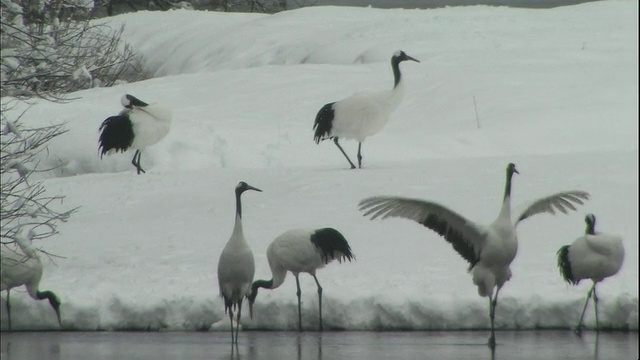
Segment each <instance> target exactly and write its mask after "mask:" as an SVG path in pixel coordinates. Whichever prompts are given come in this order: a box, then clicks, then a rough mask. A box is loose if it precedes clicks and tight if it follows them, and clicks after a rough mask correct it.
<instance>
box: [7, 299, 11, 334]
mask: <svg viewBox="0 0 640 360" xmlns="http://www.w3.org/2000/svg"><path fill="white" fill-rule="evenodd" d="M9 291H10V289H7V321H9V331H11V305H10V304H9Z"/></svg>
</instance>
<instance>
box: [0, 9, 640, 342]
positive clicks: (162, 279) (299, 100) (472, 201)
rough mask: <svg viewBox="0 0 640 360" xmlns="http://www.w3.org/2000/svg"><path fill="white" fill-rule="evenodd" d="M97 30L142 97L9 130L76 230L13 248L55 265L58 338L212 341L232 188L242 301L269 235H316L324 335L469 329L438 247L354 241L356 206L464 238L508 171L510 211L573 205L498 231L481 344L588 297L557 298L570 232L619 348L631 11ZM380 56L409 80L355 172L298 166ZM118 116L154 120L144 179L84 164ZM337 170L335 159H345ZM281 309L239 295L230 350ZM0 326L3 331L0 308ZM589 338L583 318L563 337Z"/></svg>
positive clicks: (37, 112) (463, 288) (20, 324)
mask: <svg viewBox="0 0 640 360" xmlns="http://www.w3.org/2000/svg"><path fill="white" fill-rule="evenodd" d="M114 22H115V23H116V24H115V25H116V26H117V23H118V22H125V23H126V24H127V30H126V32H125V37H126V38H127V39H129V41H131V43H132V44H133V45H134V47H136V48H137V49H138V51H140V52H141V53H142V54H143V56H144V58H145V59H148V61H149V62H148V65H149V66H151V67H152V68H155V69H156V70H155V71H156V74H157V75H158V76H163V77H158V78H155V79H151V80H148V81H144V82H140V83H135V84H128V85H122V86H117V87H113V88H106V89H92V90H88V91H83V92H78V93H76V94H73V95H74V96H77V97H79V98H80V99H78V100H76V101H73V102H70V103H67V104H48V103H43V102H37V104H36V106H34V107H32V108H31V109H30V110H29V111H28V112H27V114H26V115H25V119H24V121H29V122H33V123H49V122H57V121H66V122H67V124H68V128H69V129H70V131H69V132H68V133H67V134H65V135H64V136H62V137H60V138H59V139H57V140H56V141H55V142H54V143H53V144H52V145H51V147H50V150H51V153H50V154H49V156H48V157H46V158H42V159H40V160H41V161H42V164H43V165H45V166H49V165H62V167H61V169H60V170H58V171H56V172H53V173H48V174H43V176H46V177H48V180H47V181H46V185H47V189H48V191H51V192H52V193H55V194H63V195H66V197H67V198H66V201H65V205H66V206H69V207H73V206H81V209H80V211H79V212H78V213H77V215H75V216H74V217H73V218H72V219H71V221H70V222H69V223H67V224H64V225H63V226H62V227H61V231H62V234H61V235H60V236H58V237H56V238H54V239H51V240H50V241H46V242H44V241H43V242H40V243H37V244H36V245H37V246H42V247H43V248H44V249H46V250H47V251H49V252H52V253H55V254H59V255H63V256H65V257H66V259H58V260H55V263H56V264H53V263H52V262H49V261H48V260H45V266H46V270H45V275H44V278H43V281H42V284H41V286H42V287H43V288H44V289H50V290H53V291H55V292H56V293H57V294H58V295H59V296H60V298H61V300H62V302H63V305H62V317H63V322H64V324H65V328H69V329H82V330H97V329H153V330H155V329H176V330H182V329H184V330H206V329H209V327H210V326H211V324H214V326H213V328H214V329H218V328H219V329H221V330H225V331H226V330H227V329H228V328H227V325H228V323H225V321H226V320H225V319H226V317H225V315H224V312H223V305H222V301H221V299H219V298H218V290H217V289H218V286H217V283H216V274H215V271H216V270H215V269H216V265H217V259H218V256H219V254H220V251H221V250H222V248H223V247H224V245H225V243H226V241H227V239H228V237H229V235H230V234H231V229H232V226H233V211H234V200H233V188H234V186H235V184H236V183H237V182H238V181H240V180H244V181H247V182H249V183H250V184H252V185H255V186H257V187H259V188H261V189H262V190H264V192H263V193H259V194H258V193H256V194H251V196H247V198H246V199H245V202H244V205H245V210H244V212H243V214H244V217H245V235H246V237H247V239H248V241H249V243H250V244H251V246H252V247H253V251H254V255H255V258H256V278H260V279H265V278H267V279H268V278H269V277H270V274H269V268H268V265H267V260H266V257H265V251H266V248H267V246H268V244H269V243H270V241H271V240H272V239H274V238H275V237H276V236H277V235H279V234H280V233H282V232H284V231H285V230H288V229H290V228H295V227H312V228H315V227H324V226H332V227H335V228H337V229H339V230H340V231H341V232H342V233H344V234H345V236H346V237H347V239H348V240H349V241H350V243H351V246H352V248H353V251H354V252H355V254H356V261H355V262H351V263H346V264H331V265H330V266H328V267H327V268H326V269H323V270H321V271H319V273H318V277H319V280H320V281H321V283H322V285H323V287H324V296H325V298H324V301H323V305H324V309H323V310H324V314H323V315H324V317H325V325H326V326H327V327H328V328H334V329H353V330H356V329H362V330H383V329H385V330H386V329H476V328H487V327H488V324H489V321H488V310H487V308H488V304H487V302H486V299H482V298H480V297H479V296H478V295H477V293H476V289H475V287H474V286H473V285H472V282H471V279H470V276H469V275H468V274H467V273H466V263H464V261H463V260H461V259H460V258H459V256H458V255H457V254H456V253H455V252H454V251H453V250H452V249H451V248H450V246H449V245H448V244H447V243H446V242H445V241H443V240H442V239H441V238H439V237H438V236H437V235H436V234H435V233H433V232H430V231H428V230H426V229H424V228H422V227H421V226H419V225H416V224H414V223H411V222H409V221H402V220H387V221H383V222H372V221H369V220H367V219H365V218H363V217H362V216H361V214H360V213H359V212H358V211H357V203H358V201H359V200H361V199H362V198H364V197H367V196H371V195H378V194H395V195H403V196H412V197H420V198H425V199H431V200H434V201H438V202H441V203H443V204H446V205H447V206H449V207H451V208H453V209H456V210H457V211H459V212H460V213H462V214H465V215H467V216H469V217H470V218H472V219H474V220H476V221H478V222H488V221H491V220H492V219H493V218H494V216H495V215H496V213H497V211H498V209H499V206H500V195H501V194H502V187H503V183H502V181H503V175H504V168H505V166H506V164H507V163H508V162H510V161H512V162H515V163H516V164H517V165H518V168H519V170H520V172H521V175H519V176H517V177H516V178H515V180H514V181H515V184H514V202H515V203H516V204H518V203H521V202H524V201H526V200H529V199H533V198H535V197H538V196H541V195H546V194H550V193H553V192H556V191H561V190H570V189H580V190H587V191H589V192H590V193H591V194H592V200H591V201H589V202H588V203H587V204H586V205H585V206H584V207H582V208H580V209H579V210H578V211H577V212H575V213H572V214H569V215H558V216H555V217H552V216H546V215H541V216H538V217H535V218H533V219H530V220H527V222H525V223H523V224H521V226H520V227H519V239H520V244H519V253H518V256H517V257H516V259H515V261H514V263H513V264H512V271H513V278H512V279H511V281H509V282H508V283H507V284H506V285H505V287H504V289H503V290H502V292H501V295H500V296H501V302H500V304H499V307H498V310H497V315H496V322H497V326H498V327H499V328H515V329H531V328H558V327H559V328H568V327H570V326H572V325H574V324H575V322H577V319H578V316H579V312H580V310H581V303H582V302H583V301H584V297H585V295H586V292H587V290H588V286H587V285H588V284H586V283H583V284H581V285H580V286H577V287H569V286H567V285H566V284H565V283H564V282H563V281H562V279H561V277H560V275H559V273H558V270H557V267H556V262H555V254H556V251H557V250H558V248H559V247H560V246H562V245H564V244H568V243H570V242H571V241H573V239H575V238H576V237H577V236H579V235H580V234H582V232H583V231H584V223H583V218H584V215H585V214H586V213H587V212H593V213H595V214H596V215H597V216H598V220H599V225H600V226H601V230H602V231H607V232H613V233H618V234H620V235H622V236H623V238H624V239H625V246H626V249H627V257H626V259H625V264H624V265H623V268H622V270H621V271H620V273H619V274H618V275H617V276H616V277H614V278H611V279H608V280H606V281H605V282H603V283H602V284H601V285H600V287H599V296H600V299H601V302H600V311H601V312H600V315H601V318H600V319H601V324H602V325H603V326H605V327H610V328H615V329H632V330H637V329H638V285H637V284H638V257H637V253H638V137H637V132H638V125H637V118H638V80H637V79H638V42H637V40H638V34H637V26H638V4H637V2H626V1H606V2H597V3H590V4H582V5H579V6H572V7H565V8H557V9H550V10H524V9H506V8H491V7H482V6H478V7H467V8H452V9H437V10H376V9H353V8H337V7H327V8H309V9H301V10H297V11H291V12H286V13H282V14H277V15H273V16H267V15H255V14H217V13H200V12H187V11H174V12H166V13H144V12H143V13H137V14H128V15H123V16H119V17H116V18H115V20H114ZM399 24H403V25H405V24H406V26H398V25H399ZM167 27H170V30H167ZM143 29H144V31H143ZM186 34H191V35H190V36H186ZM257 39H259V41H257ZM397 49H402V50H405V51H406V52H407V53H408V54H410V55H411V56H414V57H416V58H418V59H420V60H421V61H422V63H420V64H403V65H402V70H403V75H404V76H405V79H406V82H407V83H406V86H407V93H406V96H405V99H404V102H403V103H402V104H401V105H400V107H399V109H398V110H397V111H396V112H395V113H394V114H393V116H392V121H391V122H390V123H389V124H388V126H387V128H386V129H384V130H383V131H382V132H381V133H380V134H378V135H376V136H375V137H372V138H371V139H370V140H368V141H367V142H366V143H365V144H364V145H363V155H364V167H365V168H364V169H362V170H358V171H349V170H346V169H345V161H344V158H343V157H342V155H341V154H340V153H339V152H338V151H337V149H335V146H333V144H330V143H326V142H325V143H322V144H320V145H316V144H315V143H314V142H313V140H312V138H313V133H312V130H311V128H312V125H313V119H314V118H315V114H316V112H317V111H318V109H320V107H321V106H322V105H324V104H325V103H326V102H329V101H333V100H337V99H339V98H342V97H344V96H347V95H349V94H351V93H353V92H355V91H361V90H366V89H371V88H386V87H390V86H391V84H392V75H391V69H390V67H389V64H388V62H389V57H390V56H391V53H392V52H393V51H394V50H397ZM123 93H131V94H134V95H135V96H137V97H139V98H140V99H142V100H145V101H149V102H153V101H164V102H165V103H167V104H169V105H170V106H172V107H173V109H174V122H173V125H172V130H171V133H170V134H169V135H168V137H167V138H166V139H164V140H163V141H162V142H161V143H159V144H157V145H155V146H153V147H151V148H149V149H147V150H145V152H144V154H143V156H142V164H143V167H145V169H147V174H146V175H144V176H137V175H136V174H135V170H134V169H133V168H132V167H131V164H130V160H131V157H132V156H133V153H132V152H131V153H127V154H118V155H115V156H111V157H108V158H105V159H103V160H102V161H101V160H100V159H99V157H98V152H97V137H98V132H97V130H98V127H99V125H100V123H101V122H102V121H103V120H104V119H105V118H106V117H107V116H110V115H113V114H115V113H117V112H118V111H119V110H120V105H119V99H120V96H121V95H122V94H123ZM474 99H475V102H476V104H477V110H478V118H479V121H480V125H481V126H480V129H478V128H477V125H476V115H475V109H474ZM18 110H19V109H16V111H18ZM344 147H345V150H346V151H347V152H349V153H350V154H354V153H355V148H356V146H355V145H354V143H353V142H345V144H344ZM301 283H302V284H301V285H302V291H303V311H304V314H303V323H304V325H305V327H306V328H309V329H313V328H315V327H316V324H317V323H316V322H317V320H316V319H317V317H316V315H317V310H316V309H317V294H316V288H315V283H314V282H313V279H312V278H310V277H307V276H304V275H302V276H301ZM12 305H13V309H12V310H13V311H12V313H13V321H14V327H15V329H55V328H56V324H55V317H54V315H53V312H52V310H51V309H50V307H49V305H48V304H46V303H42V302H35V301H33V300H31V299H30V298H28V296H27V295H26V293H20V291H14V292H12ZM295 307H296V298H295V281H294V280H293V279H292V278H289V279H287V281H286V282H285V284H284V285H283V286H282V287H281V288H279V289H277V290H274V291H263V292H261V293H260V296H259V298H258V302H257V303H256V307H255V317H254V319H253V321H250V320H249V319H248V316H247V317H246V318H245V319H244V320H243V326H244V327H245V328H252V329H294V328H295V321H296V309H295ZM1 314H2V322H1V326H2V329H5V328H6V325H7V324H6V314H5V309H4V307H3V308H2V309H1ZM594 322H595V320H594V317H593V312H592V311H591V310H590V311H589V312H588V317H587V321H586V323H587V325H588V326H593V325H594Z"/></svg>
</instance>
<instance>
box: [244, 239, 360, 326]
mask: <svg viewBox="0 0 640 360" xmlns="http://www.w3.org/2000/svg"><path fill="white" fill-rule="evenodd" d="M354 258H355V257H354V255H353V253H352V252H351V247H350V246H349V243H348V242H347V239H345V237H344V236H343V235H342V234H341V233H340V232H339V231H338V230H336V229H333V228H323V229H317V230H309V229H292V230H289V231H287V232H285V233H283V234H282V235H280V236H278V237H277V238H275V240H273V242H272V243H271V244H270V245H269V247H268V248H267V260H268V261H269V267H270V268H271V275H272V278H271V280H256V281H255V282H254V283H253V285H252V286H251V293H250V295H249V296H248V298H249V311H250V312H251V313H253V303H254V302H255V300H256V297H257V296H258V289H260V288H265V289H271V290H272V289H276V288H278V287H279V286H280V285H282V283H284V279H285V277H286V276H287V271H291V273H292V274H293V276H295V278H296V287H297V292H296V295H297V296H298V331H302V309H301V307H302V306H301V300H300V296H301V295H302V291H301V290H300V280H299V279H298V276H299V275H300V273H302V272H305V273H308V274H310V275H311V276H313V279H314V280H315V281H316V285H317V286H318V307H319V311H318V314H319V318H320V331H322V330H323V327H322V286H320V282H319V281H318V278H317V277H316V270H318V269H321V268H323V267H324V266H325V265H327V264H329V263H330V262H331V261H333V260H338V261H339V262H342V261H343V260H349V261H351V260H352V259H354Z"/></svg>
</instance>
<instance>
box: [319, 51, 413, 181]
mask: <svg viewBox="0 0 640 360" xmlns="http://www.w3.org/2000/svg"><path fill="white" fill-rule="evenodd" d="M406 60H411V61H415V62H420V61H418V60H416V59H414V58H412V57H411V56H409V55H407V54H405V53H404V51H400V50H398V51H396V52H395V53H394V54H393V56H392V57H391V68H392V69H393V76H394V83H393V88H392V89H391V90H385V91H375V92H362V93H357V94H354V95H351V96H349V97H347V98H345V99H342V100H340V101H336V102H332V103H329V104H326V105H324V106H323V107H322V108H321V109H320V111H318V114H317V115H316V120H315V123H314V125H313V129H314V130H315V134H314V137H313V139H314V140H315V142H316V144H318V143H320V141H322V140H326V139H331V138H333V142H334V143H335V144H336V146H337V147H338V149H340V152H341V153H342V155H344V156H345V157H346V158H347V161H349V165H350V166H351V168H352V169H355V168H356V166H355V165H354V164H353V162H352V161H351V159H350V158H349V156H348V155H347V153H345V151H344V150H343V149H342V146H340V144H339V143H338V139H339V138H344V139H354V140H356V141H358V167H359V168H361V167H362V152H361V150H362V143H363V142H364V140H365V139H366V138H367V137H369V136H371V135H374V134H376V133H378V132H379V131H380V130H382V128H383V127H384V126H385V125H386V124H387V122H388V121H389V116H390V115H391V113H392V112H393V110H395V109H396V108H397V107H398V105H399V104H400V102H401V101H402V97H403V96H404V82H403V81H402V75H401V73H400V63H401V62H403V61H406Z"/></svg>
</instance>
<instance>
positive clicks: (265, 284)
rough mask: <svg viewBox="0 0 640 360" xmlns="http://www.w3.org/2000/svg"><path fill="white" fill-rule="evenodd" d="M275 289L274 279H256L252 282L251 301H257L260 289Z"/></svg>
mask: <svg viewBox="0 0 640 360" xmlns="http://www.w3.org/2000/svg"><path fill="white" fill-rule="evenodd" d="M260 288H265V289H273V279H271V280H256V281H254V282H253V284H251V294H250V295H249V300H250V301H255V299H256V297H257V296H258V289H260Z"/></svg>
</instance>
